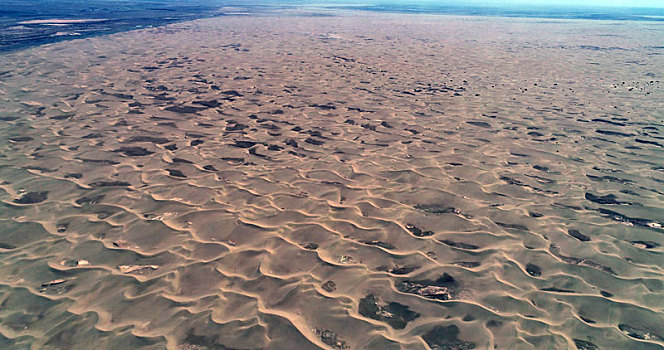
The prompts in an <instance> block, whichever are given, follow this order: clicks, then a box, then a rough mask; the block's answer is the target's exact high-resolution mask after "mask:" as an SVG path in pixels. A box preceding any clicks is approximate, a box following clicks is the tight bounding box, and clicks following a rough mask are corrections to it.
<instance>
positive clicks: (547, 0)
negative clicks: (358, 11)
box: [360, 0, 664, 8]
mask: <svg viewBox="0 0 664 350" xmlns="http://www.w3.org/2000/svg"><path fill="white" fill-rule="evenodd" d="M391 1H393V2H397V3H411V4H417V3H425V4H435V3H440V4H445V3H468V4H487V5H501V4H510V5H514V4H523V5H575V6H620V7H654V8H664V0H451V1H450V0H383V1H376V0H373V1H371V2H383V3H389V2H391ZM360 2H361V1H360Z"/></svg>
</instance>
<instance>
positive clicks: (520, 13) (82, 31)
mask: <svg viewBox="0 0 664 350" xmlns="http://www.w3.org/2000/svg"><path fill="white" fill-rule="evenodd" d="M17 1H18V3H23V2H25V3H28V4H29V3H31V2H35V1H36V0H17ZM100 3H102V2H101V1H100ZM93 4H94V2H93ZM224 5H228V6H227V7H224ZM119 6H125V7H126V8H125V7H122V8H120V7H119ZM169 6H170V7H169ZM5 7H6V5H3V6H0V19H2V20H1V21H0V33H2V34H0V54H2V53H8V52H12V51H18V50H23V49H27V48H30V47H36V46H40V45H45V44H51V43H55V42H60V41H65V40H73V39H81V38H87V37H93V36H99V35H108V34H113V33H119V32H125V31H130V30H137V29H143V28H151V27H159V26H163V25H168V24H173V23H178V22H186V21H191V20H196V19H202V18H211V17H220V16H237V15H243V16H247V15H248V16H252V15H295V16H301V15H308V16H335V13H339V12H345V11H352V12H360V13H361V12H368V13H390V14H411V15H412V14H421V15H452V16H471V17H498V18H501V17H502V18H532V19H538V18H539V19H549V20H553V19H557V20H602V21H639V22H664V9H648V8H591V7H578V8H575V7H545V6H539V7H516V6H501V7H491V6H477V5H475V6H473V5H469V6H461V5H444V6H442V5H399V4H389V5H384V4H376V5H365V4H361V5H352V4H334V3H332V4H326V5H320V4H316V5H308V4H306V3H301V2H300V3H297V2H293V3H290V4H289V3H286V4H283V3H282V4H279V5H275V4H269V5H258V4H249V5H231V4H224V3H221V2H219V3H208V4H206V5H201V4H200V3H192V6H189V7H186V8H183V7H177V6H171V5H169V4H168V3H164V4H162V6H159V7H145V5H144V4H142V3H138V2H137V3H135V4H129V5H126V4H124V5H118V8H110V9H108V8H104V9H102V8H99V9H96V10H98V11H97V13H94V12H92V13H87V12H86V13H85V15H86V17H85V18H80V17H77V16H80V14H79V13H80V11H79V12H76V13H74V10H73V9H66V8H65V9H63V10H60V11H57V10H53V13H48V12H47V13H39V14H37V15H35V16H33V17H31V14H30V13H18V12H17V11H12V9H11V8H5ZM67 11H70V12H71V13H70V15H69V16H67V15H66V13H67ZM104 11H107V12H104ZM3 16H4V18H3ZM8 16H9V18H8ZM12 16H15V17H13V18H12Z"/></svg>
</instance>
